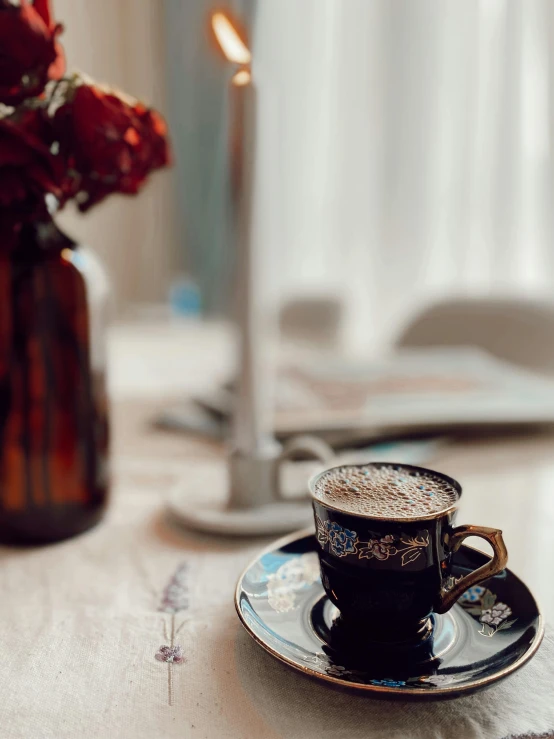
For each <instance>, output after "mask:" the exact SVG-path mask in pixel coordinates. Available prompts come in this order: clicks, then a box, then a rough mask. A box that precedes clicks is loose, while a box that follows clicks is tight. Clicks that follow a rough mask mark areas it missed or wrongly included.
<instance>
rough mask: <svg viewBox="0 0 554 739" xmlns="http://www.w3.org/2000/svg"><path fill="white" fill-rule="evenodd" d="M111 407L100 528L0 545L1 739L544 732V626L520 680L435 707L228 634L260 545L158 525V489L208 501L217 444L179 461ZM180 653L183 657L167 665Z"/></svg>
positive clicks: (552, 658) (437, 738) (488, 737)
mask: <svg viewBox="0 0 554 739" xmlns="http://www.w3.org/2000/svg"><path fill="white" fill-rule="evenodd" d="M124 410H125V413H124V417H120V418H119V421H117V418H116V421H117V422H116V439H115V452H116V454H115V490H114V499H113V503H112V507H111V509H110V511H109V514H108V516H107V519H106V521H105V522H103V523H102V524H100V525H99V526H98V527H97V528H95V529H93V530H91V531H90V532H88V533H86V534H84V535H82V536H80V537H78V538H76V539H73V540H70V541H66V542H62V543H59V544H56V545H53V546H49V547H43V548H37V549H11V548H10V549H8V548H2V549H0V593H1V599H0V654H1V655H2V659H1V660H0V737H1V738H2V739H77V737H79V739H96V738H98V739H106V738H108V739H111V738H112V737H113V738H114V739H183V737H184V738H185V739H189V737H190V738H191V739H193V738H195V737H197V738H198V739H201V738H206V739H276V738H278V737H286V738H287V739H295V738H296V737H298V739H312V738H313V739H316V738H317V739H327V738H328V739H342V737H344V738H345V739H358V737H359V738H360V739H361V738H362V737H363V738H364V739H373V737H379V738H381V737H387V739H419V738H420V737H421V739H450V738H452V739H454V738H456V739H458V738H461V739H504V738H505V737H508V736H517V735H528V734H531V733H535V734H539V735H540V734H546V735H549V733H548V732H549V731H551V730H552V729H553V728H554V703H553V702H552V698H551V696H552V687H551V686H552V677H553V671H554V670H553V665H554V641H553V640H552V638H551V637H550V635H549V632H548V629H547V635H546V637H545V640H544V642H543V645H542V646H541V648H540V649H539V651H538V653H537V655H536V656H535V658H534V659H533V660H531V662H530V663H529V664H528V665H526V666H525V667H523V668H522V669H521V670H520V671H519V672H517V673H516V674H514V675H512V676H511V677H509V678H508V679H506V680H505V681H503V682H502V683H499V684H498V685H497V686H494V687H492V688H490V689H489V690H486V691H483V692H481V693H477V694H474V695H470V696H467V697H463V698H459V699H455V700H449V701H441V702H438V701H437V702H435V701H432V702H425V703H414V702H409V703H405V702H396V701H395V702H392V701H383V700H376V699H374V698H371V697H369V696H368V695H367V694H356V693H353V692H347V691H343V690H341V689H338V688H336V687H334V686H332V685H329V684H324V683H319V682H317V681H315V680H313V679H311V678H308V677H306V676H304V675H301V674H299V673H296V672H294V671H293V670H291V669H290V668H288V667H286V666H285V665H283V664H281V663H279V662H277V661H276V660H274V659H273V658H272V657H270V656H269V655H268V654H266V653H265V652H263V651H262V650H261V649H260V648H259V647H258V646H257V645H256V644H255V643H254V642H253V641H252V639H251V638H250V637H249V636H248V635H247V634H246V632H245V631H244V630H243V629H242V627H241V626H240V624H239V621H238V619H237V617H236V614H235V610H234V605H233V597H234V589H235V584H236V580H237V578H238V576H239V574H240V573H241V571H242V570H243V568H244V567H245V566H246V564H248V562H249V561H250V560H251V559H252V558H253V557H254V556H255V555H256V553H257V552H258V551H259V550H260V549H261V548H262V547H263V546H264V545H265V544H267V543H268V541H269V540H264V539H262V540H258V541H251V540H236V541H233V540H226V539H223V538H215V537H208V536H200V535H195V534H192V533H190V532H186V531H184V530H180V529H178V528H176V527H174V526H172V525H171V524H170V523H168V522H167V521H166V519H165V516H164V498H165V495H166V493H167V491H168V490H169V489H170V487H171V486H172V485H174V484H178V483H179V482H180V481H182V480H183V479H186V480H187V481H188V483H189V484H190V483H194V481H195V479H196V480H198V488H199V493H200V494H201V495H202V496H205V497H206V498H209V497H210V495H215V494H217V493H214V491H210V490H203V489H202V467H203V465H204V466H213V465H214V464H217V463H218V462H217V460H219V459H220V458H221V450H220V449H219V448H218V447H217V446H216V445H209V444H208V445H206V444H203V443H202V444H200V442H198V443H197V442H194V441H191V442H190V443H189V446H188V452H189V453H190V451H191V448H192V449H195V450H196V452H198V451H199V450H200V449H202V452H201V454H200V457H201V458H200V459H197V460H196V461H195V462H193V461H191V460H190V459H186V458H183V455H182V448H183V440H182V439H180V438H178V437H173V436H167V435H160V434H156V432H153V431H151V430H149V429H148V427H147V426H146V425H144V424H143V423H142V422H138V421H139V420H140V419H139V418H138V417H137V411H136V410H135V412H134V414H130V413H129V408H128V407H126V409H124ZM143 410H144V409H143ZM146 410H147V411H148V412H146V411H145V416H144V418H147V417H148V416H149V409H148V408H147V409H146ZM122 412H123V411H122V410H121V409H120V411H119V413H120V414H121V413H122ZM143 420H144V419H143ZM131 426H132V428H133V429H134V431H132V432H131V430H130V427H131ZM125 428H127V429H128V431H129V433H125V434H124V438H123V437H122V436H119V437H118V430H119V433H120V434H121V433H122V432H123V430H124V429H125ZM197 444H198V445H197ZM191 445H192V446H191ZM193 453H194V452H193ZM191 456H192V455H191ZM197 456H198V455H197ZM192 487H193V488H194V484H192ZM220 493H221V491H219V494H220ZM183 565H185V566H184V567H183ZM172 637H173V638H172ZM171 642H172V643H171ZM161 646H165V647H168V649H166V650H165V651H163V652H161V653H160V647H161ZM177 646H180V647H181V648H182V655H183V657H184V660H185V661H184V662H179V661H177V660H176V661H164V659H166V658H169V657H171V655H172V654H173V655H176V654H179V653H178V652H175V651H172V649H173V650H174V649H175V648H176V647H177Z"/></svg>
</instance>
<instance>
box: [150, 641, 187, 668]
mask: <svg viewBox="0 0 554 739" xmlns="http://www.w3.org/2000/svg"><path fill="white" fill-rule="evenodd" d="M156 659H157V660H158V662H176V663H177V664H178V665H179V664H181V663H182V662H185V661H186V660H185V655H184V654H183V649H182V647H181V646H180V645H179V644H177V646H175V647H169V646H168V645H167V644H162V646H161V647H160V648H159V649H158V652H157V654H156Z"/></svg>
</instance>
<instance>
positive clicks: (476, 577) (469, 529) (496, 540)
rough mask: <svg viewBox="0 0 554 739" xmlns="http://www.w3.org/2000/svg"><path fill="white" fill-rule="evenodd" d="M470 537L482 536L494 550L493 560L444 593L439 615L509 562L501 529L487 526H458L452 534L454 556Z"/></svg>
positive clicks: (437, 609)
mask: <svg viewBox="0 0 554 739" xmlns="http://www.w3.org/2000/svg"><path fill="white" fill-rule="evenodd" d="M468 536H480V537H481V538H482V539H485V540H486V541H488V542H489V544H490V545H491V547H492V549H493V556H492V559H491V560H490V561H489V562H487V563H486V564H484V565H482V566H481V567H478V568H477V569H476V570H474V571H473V572H470V573H469V575H464V577H462V579H461V580H458V582H457V583H456V584H455V585H454V587H452V588H451V589H450V590H448V591H446V592H444V591H443V592H442V594H441V598H440V602H439V604H438V607H437V608H435V611H436V612H437V613H446V611H448V610H450V609H451V608H452V606H453V605H454V603H455V602H456V601H457V600H458V598H459V597H460V596H461V595H462V594H463V593H465V591H466V590H467V589H468V588H470V587H471V586H472V585H477V583H480V582H482V581H483V580H486V579H487V578H488V577H492V576H493V575H496V574H497V573H499V572H502V570H503V569H504V568H505V567H506V563H507V562H508V551H507V549H506V545H505V544H504V539H503V538H502V531H500V529H489V528H488V527H487V526H472V525H471V524H470V525H467V526H457V527H456V528H455V529H454V531H453V532H452V533H451V534H450V539H449V542H448V543H449V545H450V551H451V553H452V554H454V553H455V552H457V551H458V549H459V548H460V545H461V543H462V542H463V540H464V539H466V538H467V537H468Z"/></svg>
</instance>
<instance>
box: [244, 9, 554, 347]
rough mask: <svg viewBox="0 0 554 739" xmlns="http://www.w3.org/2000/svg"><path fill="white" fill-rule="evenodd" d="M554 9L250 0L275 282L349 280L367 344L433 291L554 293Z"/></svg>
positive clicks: (346, 293)
mask: <svg viewBox="0 0 554 739" xmlns="http://www.w3.org/2000/svg"><path fill="white" fill-rule="evenodd" d="M553 24H554V3H553V2H552V0H417V2H416V1H414V0H300V1H299V0H264V1H263V2H259V3H258V6H257V17H256V27H255V34H254V58H255V60H257V62H256V64H257V66H258V69H259V78H260V84H262V83H263V82H264V77H266V78H268V79H270V78H271V85H272V86H273V87H274V89H277V90H278V91H279V93H278V96H279V100H280V106H279V108H280V116H279V125H280V128H281V138H282V144H281V147H280V172H279V175H280V179H279V182H280V198H279V202H278V208H279V213H280V214H281V219H280V221H281V226H282V227H281V229H280V232H279V241H280V249H279V262H278V273H279V275H280V290H281V294H282V295H283V296H284V297H287V296H292V295H295V296H296V295H298V294H305V293H306V292H313V293H322V292H327V293H330V294H336V295H337V296H339V297H341V298H342V299H343V300H344V303H345V306H346V310H347V314H348V315H349V316H350V317H352V316H354V315H355V316H357V317H358V318H357V320H348V321H347V323H346V328H347V332H348V337H347V338H348V342H349V345H350V346H351V347H360V348H361V349H362V350H365V349H367V348H368V347H369V346H375V345H379V344H382V343H386V342H387V341H388V340H389V339H390V337H391V336H392V334H393V333H394V331H395V330H397V328H398V326H399V324H400V323H401V322H402V321H403V320H405V319H406V317H407V316H408V315H409V314H410V313H411V312H413V311H414V310H415V309H417V308H418V307H420V306H421V305H422V304H424V303H425V302H428V301H430V300H432V299H435V298H436V297H438V296H441V295H445V294H457V295H459V294H475V293H479V294H483V293H486V294H503V295H506V294H521V293H525V292H532V293H533V294H544V295H545V296H549V295H550V293H551V288H552V285H553V283H554V251H553V247H552V241H553V238H552V237H553V219H552V213H553V207H552V206H553V204H554V199H553V195H554V192H553V174H554V170H553V168H552V143H551V139H552V126H553V123H554V105H553V101H554V96H553V94H552V93H553V91H554V77H553V70H554V65H553V54H554V51H553V42H554V27H553ZM266 117H267V116H266ZM262 125H263V121H262ZM268 176H271V177H274V176H275V175H274V173H273V174H270V173H268ZM273 207H274V208H275V207H277V201H275V202H274V203H273ZM260 222H261V224H262V225H261V227H260V228H261V232H260V237H263V222H264V218H261V219H260ZM269 222H271V220H270V221H269ZM268 228H269V227H268ZM272 228H274V226H272ZM269 238H270V235H269V234H268V239H269ZM273 238H274V233H273Z"/></svg>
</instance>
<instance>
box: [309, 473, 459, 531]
mask: <svg viewBox="0 0 554 739" xmlns="http://www.w3.org/2000/svg"><path fill="white" fill-rule="evenodd" d="M313 493H314V496H315V498H316V499H317V500H320V501H321V502H322V503H324V504H325V503H327V504H328V505H330V506H333V507H334V508H338V509H340V510H342V511H345V512H346V513H353V514H358V515H361V516H369V517H371V518H406V519H409V518H419V517H421V516H429V515H433V514H435V513H440V512H441V511H445V510H447V509H449V508H451V507H452V506H454V505H456V503H457V501H458V498H459V493H458V491H457V490H456V488H455V487H454V486H453V485H451V484H449V483H448V481H447V480H445V479H444V478H442V477H440V476H439V475H434V474H433V473H432V472H426V471H420V470H416V469H412V468H410V467H403V466H402V465H397V464H381V463H378V464H368V465H364V466H355V465H352V466H349V465H345V466H343V467H335V468H333V469H331V470H328V471H327V472H325V473H323V474H322V475H321V476H320V477H319V478H318V480H317V482H316V483H315V489H314V491H313Z"/></svg>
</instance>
